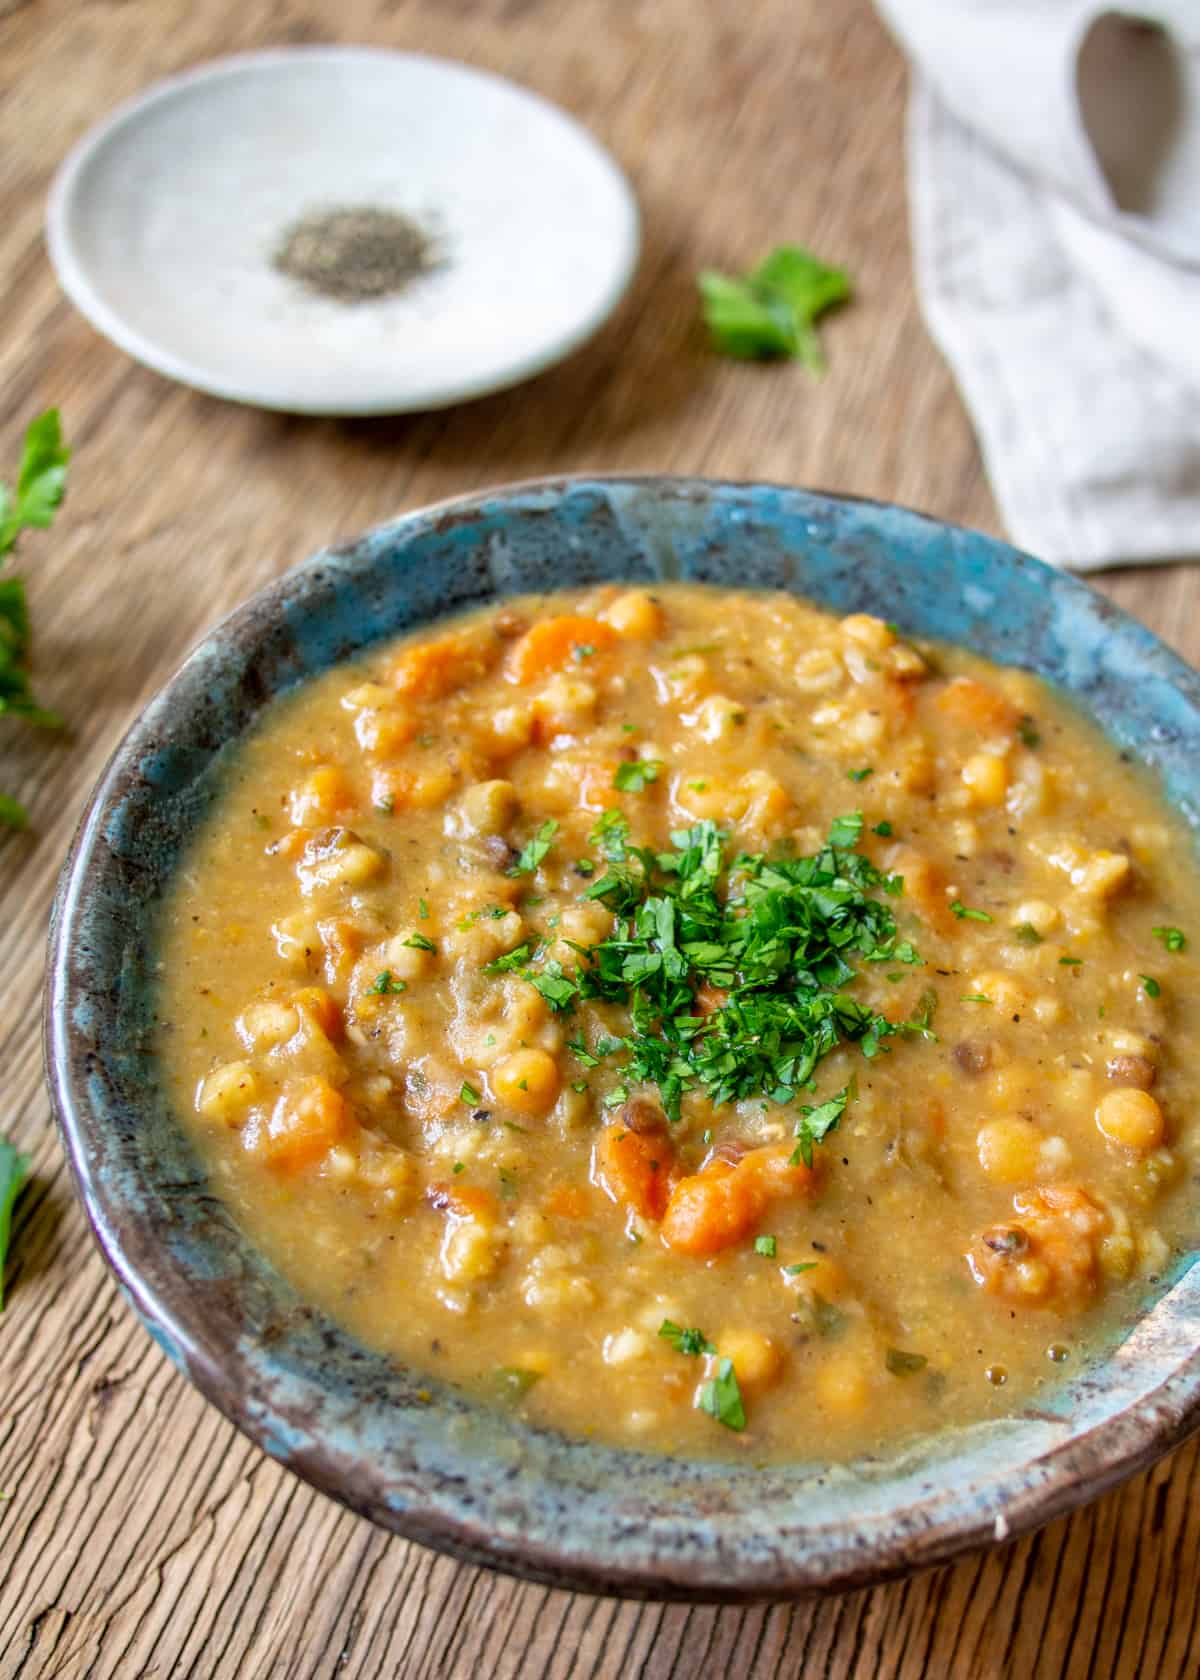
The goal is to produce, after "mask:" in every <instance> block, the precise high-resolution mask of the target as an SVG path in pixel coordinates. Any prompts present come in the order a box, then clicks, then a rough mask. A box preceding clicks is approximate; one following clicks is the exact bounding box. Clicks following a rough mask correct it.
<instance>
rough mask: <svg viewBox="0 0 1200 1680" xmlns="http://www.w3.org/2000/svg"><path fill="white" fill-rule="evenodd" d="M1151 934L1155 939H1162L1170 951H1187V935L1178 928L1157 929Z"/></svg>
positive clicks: (1153, 929) (1152, 929)
mask: <svg viewBox="0 0 1200 1680" xmlns="http://www.w3.org/2000/svg"><path fill="white" fill-rule="evenodd" d="M1150 932H1151V933H1152V934H1153V935H1154V937H1155V939H1161V940H1162V942H1163V944H1164V945H1165V946H1166V948H1167V950H1168V951H1185V950H1186V949H1187V935H1186V934H1185V933H1183V931H1182V930H1181V929H1180V928H1177V927H1156V928H1151V929H1150Z"/></svg>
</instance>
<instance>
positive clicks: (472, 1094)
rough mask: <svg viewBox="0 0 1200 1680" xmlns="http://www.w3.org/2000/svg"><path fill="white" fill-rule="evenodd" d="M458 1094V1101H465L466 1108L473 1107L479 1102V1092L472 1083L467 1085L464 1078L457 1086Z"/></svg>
mask: <svg viewBox="0 0 1200 1680" xmlns="http://www.w3.org/2000/svg"><path fill="white" fill-rule="evenodd" d="M458 1096H459V1101H460V1102H465V1103H466V1105H467V1107H468V1108H474V1107H475V1106H476V1104H477V1103H478V1102H479V1092H478V1091H477V1090H476V1089H475V1087H474V1085H468V1083H467V1081H466V1080H465V1079H464V1080H463V1082H462V1085H461V1086H460V1088H459V1092H458Z"/></svg>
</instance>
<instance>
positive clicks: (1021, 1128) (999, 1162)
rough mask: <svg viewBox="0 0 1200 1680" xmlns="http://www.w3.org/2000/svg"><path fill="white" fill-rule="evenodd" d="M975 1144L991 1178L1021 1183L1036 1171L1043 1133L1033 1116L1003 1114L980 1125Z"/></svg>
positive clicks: (982, 1164)
mask: <svg viewBox="0 0 1200 1680" xmlns="http://www.w3.org/2000/svg"><path fill="white" fill-rule="evenodd" d="M975 1148H976V1150H977V1151H978V1154H979V1165H980V1166H981V1167H982V1168H983V1170H984V1172H985V1173H986V1175H987V1176H988V1178H990V1179H992V1180H993V1181H994V1182H995V1183H997V1184H1021V1183H1024V1182H1026V1181H1027V1180H1029V1179H1031V1178H1033V1177H1034V1176H1035V1175H1036V1173H1037V1170H1038V1165H1039V1163H1040V1159H1041V1148H1042V1134H1041V1132H1040V1131H1039V1130H1038V1128H1037V1127H1036V1126H1035V1125H1034V1124H1033V1122H1032V1121H1031V1120H1025V1119H1022V1117H1021V1116H1020V1115H1017V1114H1012V1115H1002V1116H1001V1117H1000V1118H999V1119H997V1120H989V1121H988V1123H987V1124H986V1125H985V1126H982V1127H980V1130H979V1135H978V1136H977V1137H976V1139H975Z"/></svg>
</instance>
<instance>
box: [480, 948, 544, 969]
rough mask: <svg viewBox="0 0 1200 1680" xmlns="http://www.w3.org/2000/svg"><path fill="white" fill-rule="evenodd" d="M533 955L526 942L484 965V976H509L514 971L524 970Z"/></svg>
mask: <svg viewBox="0 0 1200 1680" xmlns="http://www.w3.org/2000/svg"><path fill="white" fill-rule="evenodd" d="M532 955H533V946H532V945H531V944H530V943H529V942H528V940H526V941H525V942H524V943H523V944H521V945H516V946H514V947H513V949H512V950H511V951H506V952H505V954H504V956H502V957H493V958H492V960H491V962H489V963H484V965H483V972H484V973H485V974H511V973H512V972H513V971H514V970H515V969H519V968H524V967H525V964H526V963H527V962H528V961H529V959H530V957H532Z"/></svg>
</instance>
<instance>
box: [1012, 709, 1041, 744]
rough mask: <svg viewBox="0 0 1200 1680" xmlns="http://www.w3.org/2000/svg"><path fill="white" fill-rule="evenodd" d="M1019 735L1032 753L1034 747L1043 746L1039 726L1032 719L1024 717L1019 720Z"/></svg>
mask: <svg viewBox="0 0 1200 1680" xmlns="http://www.w3.org/2000/svg"><path fill="white" fill-rule="evenodd" d="M1017 734H1018V735H1019V736H1020V737H1021V739H1022V741H1024V743H1025V745H1026V746H1027V747H1028V748H1029V750H1030V751H1031V752H1032V751H1033V749H1034V747H1039V746H1041V744H1042V737H1041V736H1040V735H1039V734H1038V730H1037V725H1036V724H1035V723H1034V721H1033V719H1032V718H1031V717H1023V718H1021V719H1019V720H1018V723H1017Z"/></svg>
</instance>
